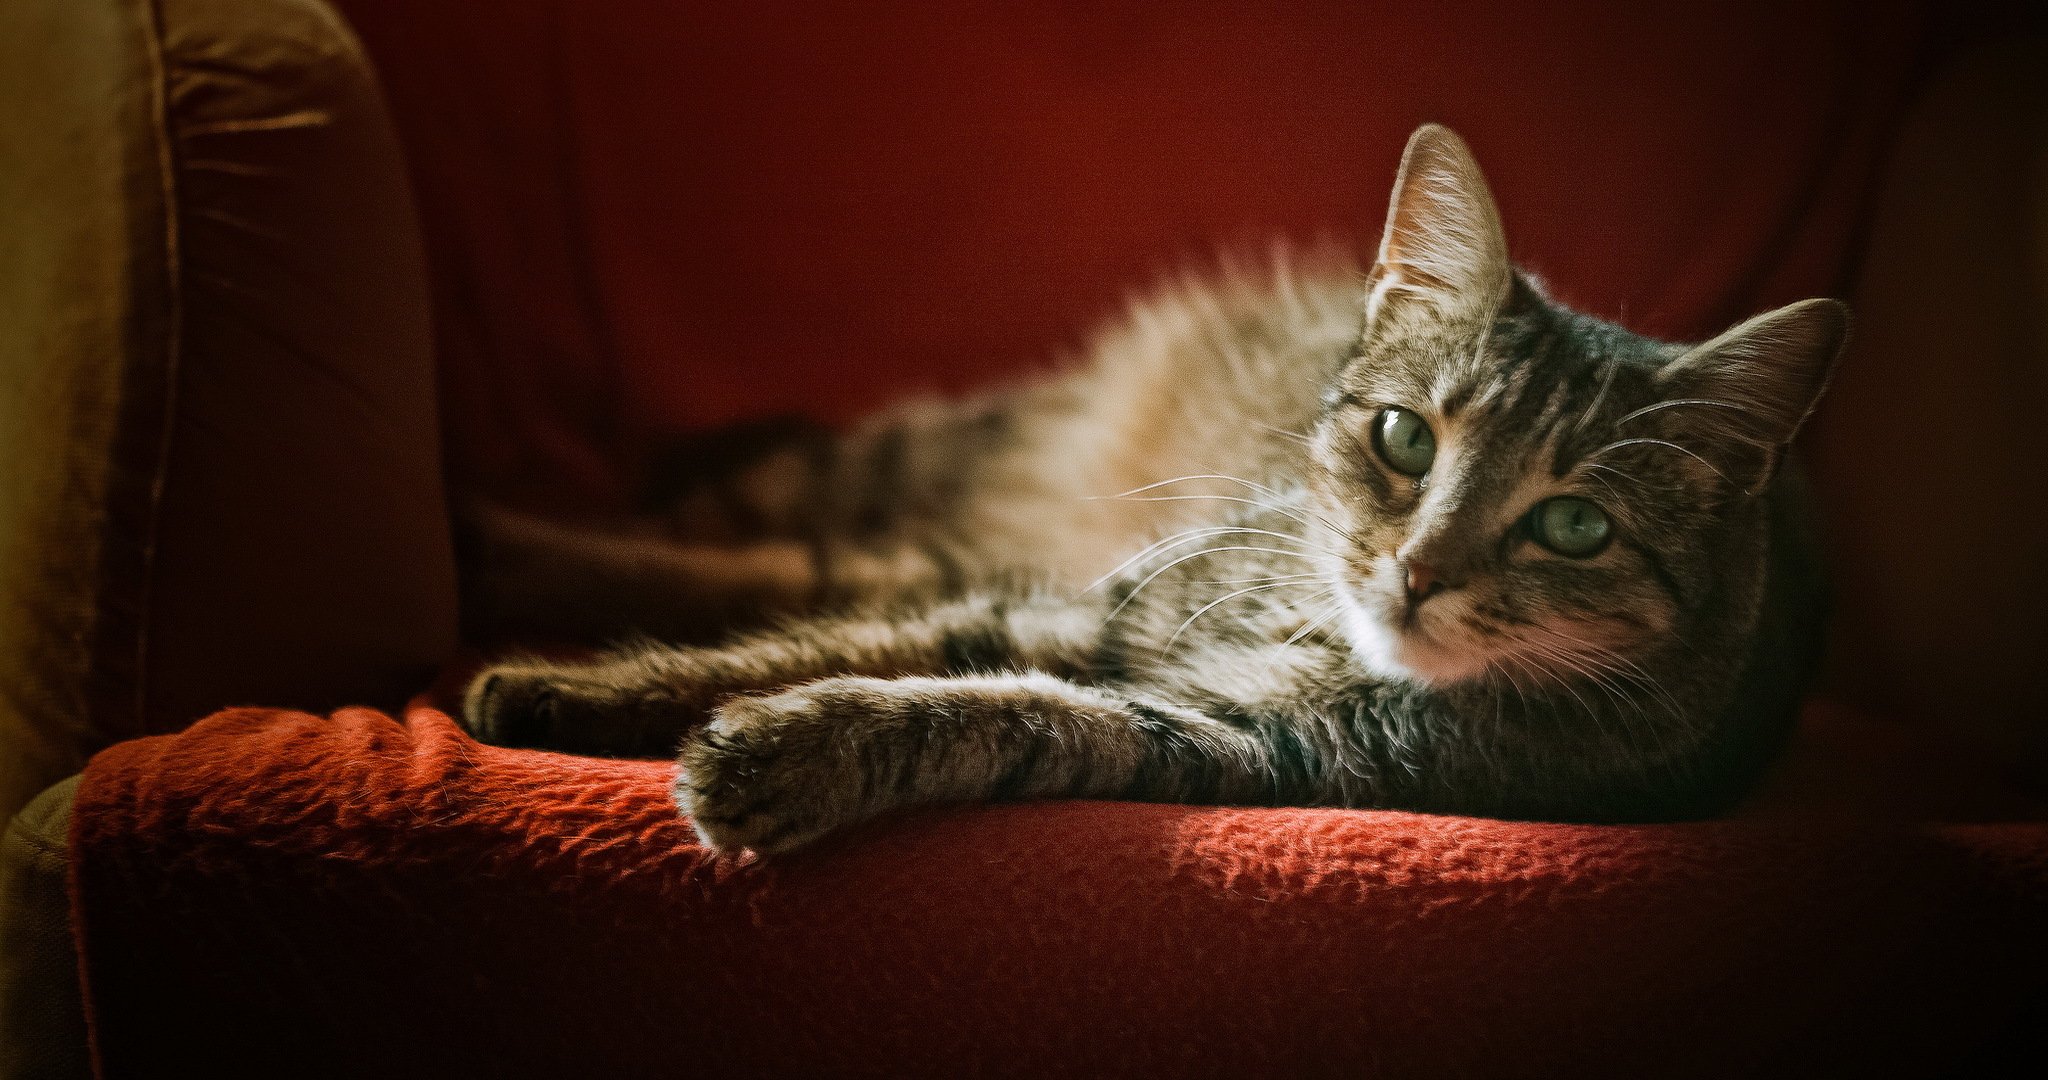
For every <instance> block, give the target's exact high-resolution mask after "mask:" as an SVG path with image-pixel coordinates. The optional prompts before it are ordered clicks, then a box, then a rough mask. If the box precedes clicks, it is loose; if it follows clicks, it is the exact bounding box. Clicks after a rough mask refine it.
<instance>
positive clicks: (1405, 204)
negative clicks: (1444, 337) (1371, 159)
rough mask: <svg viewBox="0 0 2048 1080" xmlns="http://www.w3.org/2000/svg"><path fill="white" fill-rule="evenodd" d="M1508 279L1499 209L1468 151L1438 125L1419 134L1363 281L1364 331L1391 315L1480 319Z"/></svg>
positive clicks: (1406, 154) (1404, 160)
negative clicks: (1414, 313) (1408, 313)
mask: <svg viewBox="0 0 2048 1080" xmlns="http://www.w3.org/2000/svg"><path fill="white" fill-rule="evenodd" d="M1513 276H1514V271H1513V269H1512V268H1511V267H1510V266H1509V265H1508V242H1507V237H1506V236H1505V235H1504V234H1503V232H1502V231H1501V225H1500V210H1499V209H1498V208H1497V207H1495V205H1494V202H1493V192H1492V191H1490V190H1488V189H1487V186H1486V177H1485V176H1484V175H1482V174H1481V173H1480V171H1479V162H1478V161H1476V160H1474V159H1473V157H1472V151H1471V149H1470V148H1469V147H1467V146H1466V145H1465V140H1463V139H1461V138H1459V137H1458V134H1457V133H1456V132H1454V131H1452V130H1451V129H1450V128H1447V127H1444V126H1443V125H1441V124H1424V125H1422V126H1421V127H1419V128H1416V129H1415V134H1413V135H1410V136H1409V137H1408V149H1407V150H1405V151H1403V152H1402V154H1401V171H1400V172H1399V173H1398V174H1396V175H1395V177H1394V194H1393V198H1392V199H1391V200H1390V202H1389V205H1388V207H1387V227H1386V232H1385V233H1383V234H1382V235H1381V237H1380V250H1379V256H1378V257H1377V258H1376V259H1374V260H1373V266H1372V271H1371V273H1370V274H1369V275H1368V276H1367V278H1366V289H1367V291H1366V298H1365V321H1366V325H1367V326H1371V325H1372V324H1373V323H1376V322H1378V321H1379V320H1380V319H1382V318H1384V317H1386V316H1387V315H1388V314H1390V313H1392V312H1396V311H1423V312H1426V313H1427V314H1428V315H1430V316H1432V317H1434V318H1437V319H1453V320H1458V319H1469V318H1484V317H1486V316H1487V315H1488V314H1490V313H1491V312H1494V311H1497V310H1499V308H1500V305H1501V304H1502V303H1503V302H1504V301H1505V299H1506V297H1507V294H1508V289H1509V286H1510V283H1511V282H1512V280H1513Z"/></svg>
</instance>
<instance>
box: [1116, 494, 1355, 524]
mask: <svg viewBox="0 0 2048 1080" xmlns="http://www.w3.org/2000/svg"><path fill="white" fill-rule="evenodd" d="M1088 498H1089V499H1090V500H1101V499H1117V500H1124V501H1129V502H1205V501H1216V502H1234V503H1243V504H1244V505H1246V506H1256V507H1258V508H1259V509H1261V510H1270V511H1272V512H1273V513H1276V514H1279V515H1281V516H1282V517H1286V518H1291V519H1292V520H1294V521H1298V522H1300V523H1301V524H1303V525H1309V526H1313V525H1314V524H1315V523H1314V522H1312V521H1310V520H1309V519H1307V518H1305V517H1302V516H1301V515H1299V514H1297V513H1295V512H1293V511H1292V510H1289V509H1287V508H1286V507H1284V506H1274V505H1273V504H1271V503H1265V502H1260V501H1258V500H1257V499H1247V498H1244V497H1242V496H1238V495H1090V496H1088ZM1323 524H1325V525H1327V524H1329V522H1324V523H1323Z"/></svg>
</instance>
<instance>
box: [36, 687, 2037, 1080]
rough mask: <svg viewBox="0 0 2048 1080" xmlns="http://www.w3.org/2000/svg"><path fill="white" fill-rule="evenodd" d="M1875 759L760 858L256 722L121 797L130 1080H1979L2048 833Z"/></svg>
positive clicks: (363, 732) (301, 725) (646, 771)
mask: <svg viewBox="0 0 2048 1080" xmlns="http://www.w3.org/2000/svg"><path fill="white" fill-rule="evenodd" d="M1884 731H1885V729H1884V728H1883V727H1882V726H1881V725H1875V724H1872V723H1870V722H1868V721H1862V720H1857V721H1853V722H1852V721H1850V720H1849V719H1848V718H1845V717H1844V716H1842V715H1840V714H1839V713H1838V712H1836V711H1832V710H1826V709H1820V710H1816V711H1815V712H1814V713H1813V714H1812V715H1810V716H1809V717H1808V721H1807V724H1806V730H1805V733H1804V738H1803V741H1802V745H1801V746H1800V747H1799V749H1798V750H1796V751H1795V753H1794V756H1793V758H1792V760H1791V761H1790V762H1789V763H1788V765H1787V768H1786V770H1785V772H1784V774H1783V775H1781V776H1780V777H1779V778H1778V783H1777V784H1775V785H1774V787H1773V789H1772V791H1771V792H1767V793H1766V795H1765V796H1764V797H1763V798H1762V799H1761V800H1759V801H1758V802H1757V803H1756V804H1755V805H1753V806H1752V807H1750V808H1749V809H1748V810H1747V812H1745V813H1743V814H1740V815H1738V816H1737V817H1736V818H1734V819H1733V820H1727V821H1719V822H1709V823H1698V824H1684V825H1668V826H1644V827H1588V826H1560V825H1543V824H1521V823H1511V822H1498V821H1485V820H1476V819H1468V818H1455V817H1432V816H1425V815H1418V814H1407V813H1373V812H1362V811H1340V810H1250V809H1205V808H1191V807H1183V806H1147V805H1134V804H1124V803H1057V804H1042V805H1020V806H1000V807H976V808H963V809H951V810H931V811H925V812H920V813H917V814H913V815H908V816H905V817H901V818H897V819H894V820H890V821H886V822H880V823H876V824H874V825H871V826H869V827H865V828H863V829H861V830H859V831H858V832H857V833H855V834H852V835H849V836H847V837H845V838H843V839H840V840H833V841H828V842H826V843H824V844H823V845H821V846H820V847H819V848H817V849H815V850H812V851H808V852H804V853H800V854H798V855H795V856H789V857H785V858H783V859H780V860H776V861H760V860H756V859H754V858H753V857H751V856H749V857H742V858H738V859H734V858H729V857H728V858H715V857H712V856H710V855H708V854H707V853H706V852H705V851H704V850H703V849H702V848H700V847H699V846H698V845H697V844H696V842H695V840H694V837H693V835H692V833H691V832H690V831H689V828H688V826H687V824H686V823H685V822H684V821H682V820H681V819H679V818H678V817H677V816H676V814H675V812H674V811H673V809H672V808H671V805H670V802H669V799H668V786H669V782H670V779H671V777H672V766H671V765H669V764H667V763H662V762H640V761H601V760H592V759H580V758H574V757H568V756H563V755H555V754H547V753H539V752H532V751H513V750H502V749H495V748H491V747H486V746H481V745H478V744H476V743H474V742H471V741H470V740H468V739H467V738H466V737H464V736H463V735H462V734H461V733H460V732H459V731H458V730H457V729H456V728H455V727H454V725H453V724H452V723H451V722H450V721H449V720H448V719H447V718H446V717H445V716H444V715H442V714H441V713H439V712H436V711H434V710H433V709H431V708H427V707H425V706H424V705H420V706H415V707H414V708H412V709H411V710H409V711H408V712H407V714H406V715H405V717H404V720H403V721H402V722H401V721H398V720H394V719H391V718H389V717H386V716H383V715H380V714H377V713H373V712H369V711H367V710H345V711H342V712H339V713H336V714H334V715H332V716H331V717H316V716H310V715H303V714H294V713H287V712H276V711H264V710H237V711H233V712H228V713H223V714H221V715H219V716H215V717H213V718H210V719H208V720H206V721H204V722H202V723H200V724H199V725H196V726H195V727H193V728H191V729H190V730H188V731H186V732H184V733H182V734H180V735H175V736H164V737H158V738H153V739H147V740H141V741H136V742H130V743H127V744H124V745H122V746H119V747H116V748H114V749H112V750H109V751H107V752H106V753H103V754H101V755H100V756H99V757H98V758H96V759H95V760H94V762H93V764H92V766H91V768H90V770H89V772H88V773H87V775H86V780H85V783H84V785H83V787H82V788H81V789H80V794H79V798H78V803H77V811H76V817H75V825H74V833H73V857H74V859H75V860H76V866H75V875H76V877H75V882H76V890H77V892H76V904H77V907H78V912H79V917H80V921H81V932H82V941H83V943H84V950H85V960H86V962H85V970H86V975H87V984H88V988H89V997H90V1000H91V1002H92V1008H93V1011H94V1022H95V1030H96V1032H97V1039H98V1052H99V1054H100V1058H101V1061H102V1063H103V1065H104V1067H105V1072H104V1075H106V1076H109V1077H126V1076H163V1075H199V1074H201V1073H187V1072H185V1070H186V1068H188V1067H190V1068H195V1069H201V1070H202V1072H203V1066H204V1064H205V1063H207V1062H209V1061H215V1060H233V1061H235V1062H237V1063H238V1065H240V1066H241V1067H243V1068H245V1069H246V1070H248V1071H249V1072H251V1073H253V1074H270V1075H291V1076H305V1075H314V1074H319V1075H344V1076H390V1075H423V1076H425V1075H439V1076H572V1075H573V1076H617V1077H628V1076H642V1075H677V1074H678V1073H679V1072H680V1071H684V1070H687V1071H688V1072H689V1073H691V1074H692V1075H697V1074H701V1075H706V1076H734V1077H737V1076H760V1075H785V1076H796V1075H840V1074H864V1075H880V1076H897V1077H902V1076H932V1077H957V1076H968V1075H1000V1076H1046V1075H1079V1076H1147V1077H1151V1076H1218V1077H1225V1076H1229V1077H1235V1076H1288V1077H1309V1076H1360V1075H1371V1076H1384V1077H1398V1076H1449V1075H1516V1076H1540V1075H1570V1076H1585V1075H1603V1076H1605V1075H1613V1076H1642V1075H1659V1076H1669V1075H1677V1076H1686V1075H1696V1076H1727V1075H1734V1074H1737V1073H1739V1072H1744V1071H1748V1070H1751V1069H1754V1068H1756V1067H1759V1066H1769V1067H1770V1068H1771V1069H1772V1070H1773V1071H1782V1072H1783V1073H1785V1074H1787V1075H1800V1074H1806V1075H1811V1074H1812V1073H1813V1071H1814V1070H1815V1069H1817V1068H1820V1067H1823V1066H1824V1067H1825V1071H1826V1072H1827V1073H1828V1074H1830V1075H1836V1074H1841V1075H1846V1074H1853V1073H1855V1072H1857V1071H1858V1070H1859V1069H1862V1070H1865V1074H1866V1075H1867V1074H1869V1073H1868V1070H1869V1069H1870V1068H1871V1067H1873V1066H1884V1067H1886V1071H1885V1074H1886V1075H1893V1074H1896V1073H1895V1072H1893V1071H1891V1070H1905V1069H1910V1068H1913V1067H1926V1066H1930V1065H1931V1064H1932V1063H1934V1062H1941V1063H1944V1064H1946V1065H1952V1066H1958V1067H1959V1068H1963V1069H1964V1071H1967V1067H1966V1066H1967V1063H1968V1062H1969V1061H1970V1060H1971V1055H1972V1054H1975V1053H1978V1052H1980V1051H1982V1052H1985V1053H1989V1052H1992V1051H1991V1050H1990V1049H1987V1048H1986V1045H1985V1042H1986V1039H1987V1038H1990V1037H1992V1036H1994V1035H1996V1034H1997V1033H1998V1031H1999V1029H2000V1028H2001V1026H2002V1025H2004V1024H2007V1023H2008V1022H2010V1020H2011V1016H2012V1010H2013V1008H2014V1006H2013V1004H2012V1001H2011V996H2012V995H2013V994H2014V993H2015V992H2017V991H2019V990H2021V989H2026V988H2032V989H2034V990H2036V991H2038V990H2039V989H2040V988H2041V985H2040V977H2041V971H2042V968H2041V967H2040V962H2041V960H2042V959H2044V954H2043V952H2042V949H2041V946H2042V940H2041V935H2042V931H2043V928H2044V925H2048V923H2044V921H2043V920H2042V919H2041V917H2040V912H2041V905H2042V902H2043V901H2044V899H2048V893H2044V887H2048V826H2042V825H2040V824H1996V823H1979V824H1970V825H1956V824H1950V825H1933V824H1929V823H1928V822H1930V821H1935V820H1948V821H1956V820H1973V819H1980V820H1988V819H1995V818H1996V817H1997V814H1996V813H1993V812H1992V811H1994V810H1996V809H1997V808H1987V807H1984V806H1964V805H1960V804H1958V803H1955V802H1953V801H1946V802H1938V803H1937V805H1935V806H1932V807H1930V806H1926V805H1920V806H1913V805H1910V803H1911V802H1912V798H1911V795H1912V793H1920V794H1922V795H1925V794H1927V793H1930V792H1940V791H1943V790H1944V788H1943V785H1942V781H1943V779H1944V776H1943V774H1942V773H1941V771H1940V770H1939V767H1938V765H1939V763H1938V760H1936V759H1933V758H1930V756H1929V755H1927V754H1925V753H1924V752H1923V751H1921V750H1920V749H1918V748H1916V747H1914V746H1913V745H1912V744H1911V743H1910V742H1899V743H1894V744H1891V745H1886V744H1884V743H1882V742H1881V741H1879V740H1878V739H1877V738H1876V737H1875V736H1876V735H1878V734H1881V733H1883V732H1884ZM1964 790H1965V791H1967V789H1964ZM2039 810H2040V808H2038V807H2035V808H2028V809H2024V810H2023V811H2022V812H2027V813H2034V814H2038V813H2039ZM1958 1063H1962V1064H1961V1065H1958Z"/></svg>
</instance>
